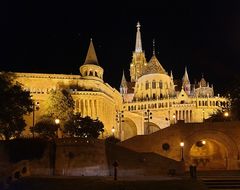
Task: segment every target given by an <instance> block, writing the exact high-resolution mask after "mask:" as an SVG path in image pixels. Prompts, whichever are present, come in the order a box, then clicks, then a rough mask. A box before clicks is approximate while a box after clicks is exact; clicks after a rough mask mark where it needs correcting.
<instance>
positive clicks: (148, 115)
mask: <svg viewBox="0 0 240 190" xmlns="http://www.w3.org/2000/svg"><path fill="white" fill-rule="evenodd" d="M145 116H146V117H145V118H144V120H147V134H150V126H149V121H150V119H152V112H151V111H150V110H147V111H146V112H145Z"/></svg>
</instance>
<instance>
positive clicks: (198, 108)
mask: <svg viewBox="0 0 240 190" xmlns="http://www.w3.org/2000/svg"><path fill="white" fill-rule="evenodd" d="M136 36H137V37H136V46H135V51H134V52H133V58H132V62H131V63H130V75H131V76H130V78H131V81H129V82H128V81H127V80H126V78H125V75H124V73H123V76H122V81H121V86H120V93H121V94H122V97H123V112H122V116H124V123H119V126H120V128H121V129H122V138H123V139H126V138H129V137H131V136H134V135H137V134H138V135H141V134H150V133H152V132H155V131H157V130H159V129H163V128H166V127H168V126H170V124H175V123H177V122H178V121H179V120H184V122H185V123H201V122H203V121H204V120H205V119H207V118H209V117H210V115H211V114H213V113H214V112H216V111H217V110H219V109H220V110H221V109H223V108H224V107H225V108H226V107H229V101H228V99H226V98H224V97H220V96H219V95H218V96H214V90H213V86H209V83H208V82H206V81H205V79H204V77H202V79H201V80H200V81H199V83H197V84H191V83H190V80H189V77H188V72H187V68H185V72H184V75H183V78H182V84H181V86H179V85H178V86H177V85H176V84H175V80H174V77H173V73H172V72H170V74H168V72H166V71H165V69H164V68H163V66H162V65H161V63H160V62H159V60H158V59H157V57H156V55H155V42H153V55H152V57H151V59H150V60H149V62H148V63H146V58H145V53H144V51H143V50H142V42H141V34H140V24H139V23H138V24H137V34H136ZM179 87H180V89H177V88H179ZM147 110H148V111H147Z"/></svg>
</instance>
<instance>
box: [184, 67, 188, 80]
mask: <svg viewBox="0 0 240 190" xmlns="http://www.w3.org/2000/svg"><path fill="white" fill-rule="evenodd" d="M183 82H189V78H188V72H187V67H185V73H184V75H183Z"/></svg>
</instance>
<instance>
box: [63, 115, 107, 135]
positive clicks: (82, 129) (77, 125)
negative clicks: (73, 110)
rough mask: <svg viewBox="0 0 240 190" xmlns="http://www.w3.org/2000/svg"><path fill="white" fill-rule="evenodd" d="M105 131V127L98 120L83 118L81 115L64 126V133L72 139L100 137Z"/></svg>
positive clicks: (75, 116) (74, 117)
mask: <svg viewBox="0 0 240 190" xmlns="http://www.w3.org/2000/svg"><path fill="white" fill-rule="evenodd" d="M103 131H104V125H103V123H102V122H101V121H99V120H98V119H96V120H93V119H91V118H90V117H88V116H87V117H85V118H82V117H81V116H80V114H79V113H77V114H76V115H73V117H72V118H71V119H70V120H69V121H67V122H66V123H65V125H64V133H66V134H68V135H69V136H71V137H92V138H98V136H99V135H100V134H101V133H102V132H103Z"/></svg>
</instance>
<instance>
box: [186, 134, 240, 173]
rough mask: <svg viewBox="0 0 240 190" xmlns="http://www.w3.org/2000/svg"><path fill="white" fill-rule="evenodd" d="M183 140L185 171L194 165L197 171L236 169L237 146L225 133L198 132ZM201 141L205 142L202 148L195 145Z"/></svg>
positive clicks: (237, 158)
mask: <svg viewBox="0 0 240 190" xmlns="http://www.w3.org/2000/svg"><path fill="white" fill-rule="evenodd" d="M184 139H185V140H184ZM184 139H183V141H185V142H186V143H185V145H186V146H184V158H185V166H186V169H189V166H190V165H191V164H196V165H197V169H198V170H223V169H227V170H231V169H234V168H236V167H238V166H237V165H236V163H237V161H238V160H239V150H238V147H237V144H236V142H235V141H234V139H232V138H231V137H230V136H228V135H226V134H225V133H223V132H221V131H218V130H201V131H200V130H199V131H195V132H194V133H193V134H191V135H190V136H186V137H185V138H184ZM203 140H204V141H205V142H206V144H205V145H204V146H201V145H200V146H199V145H197V144H198V143H199V142H201V141H203Z"/></svg>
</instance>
